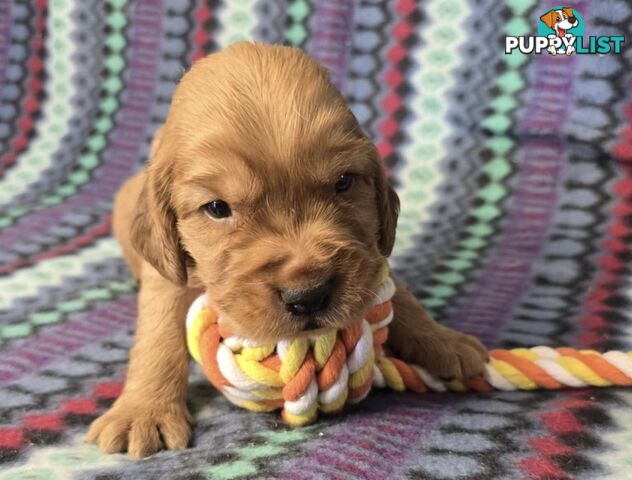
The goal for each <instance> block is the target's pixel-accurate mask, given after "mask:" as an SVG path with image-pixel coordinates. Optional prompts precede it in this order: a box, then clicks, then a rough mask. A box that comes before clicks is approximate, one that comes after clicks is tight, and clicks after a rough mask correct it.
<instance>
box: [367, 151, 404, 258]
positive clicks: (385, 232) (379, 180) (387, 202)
mask: <svg viewBox="0 0 632 480" xmlns="http://www.w3.org/2000/svg"><path fill="white" fill-rule="evenodd" d="M373 157H374V158H373V163H374V168H375V201H376V203H377V211H378V222H379V232H378V235H379V238H378V247H379V249H380V252H381V253H382V255H384V256H385V257H388V256H389V255H390V254H391V252H392V251H393V245H394V244H395V231H396V230H397V217H398V216H399V197H398V196H397V193H395V190H394V189H393V187H391V186H390V184H389V183H388V180H387V179H386V175H384V167H383V165H382V162H381V160H380V158H379V156H378V153H377V151H375V152H374V154H373Z"/></svg>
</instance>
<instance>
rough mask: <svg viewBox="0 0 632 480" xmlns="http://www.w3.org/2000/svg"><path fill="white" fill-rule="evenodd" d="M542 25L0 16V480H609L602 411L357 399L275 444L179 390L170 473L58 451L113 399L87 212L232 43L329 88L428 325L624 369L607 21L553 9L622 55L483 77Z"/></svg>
mask: <svg viewBox="0 0 632 480" xmlns="http://www.w3.org/2000/svg"><path fill="white" fill-rule="evenodd" d="M558 6H560V5H559V4H558V3H557V1H551V0H539V1H536V0H520V1H517V0H505V1H498V0H427V1H424V2H417V1H415V0H391V1H384V0H383V1H380V0H31V1H20V0H0V479H2V480H6V479H27V478H28V479H65V478H74V479H102V480H106V479H107V480H119V479H121V480H122V479H135V480H137V479H159V478H161V479H167V478H168V479H227V480H228V479H239V478H261V479H297V480H298V479H324V478H326V479H375V480H382V479H411V478H417V479H457V478H458V479H472V480H473V479H502V478H507V479H525V478H530V479H567V478H585V479H590V478H612V479H620V478H629V477H630V475H632V473H630V468H632V447H631V446H630V445H631V439H632V391H628V390H625V389H617V388H606V389H580V390H574V391H559V392H549V391H533V392H497V393H491V394H474V393H466V394H447V393H446V394H442V393H441V394H440V393H436V394H432V393H429V394H427V395H424V396H416V395H414V394H406V393H395V392H387V391H378V392H374V393H372V394H371V396H370V397H369V398H368V399H367V400H366V401H365V402H363V403H362V404H361V405H359V406H357V407H355V408H352V409H350V410H348V411H346V413H344V414H343V415H341V416H338V417H334V418H323V419H321V420H319V422H318V423H316V424H315V425H312V426H310V427H306V428H299V429H290V428H288V427H286V426H284V425H282V424H280V423H279V421H278V417H277V415H275V414H271V415H267V414H256V413H251V412H247V411H244V410H241V409H238V408H236V407H233V406H232V405H230V404H229V403H228V402H227V400H226V399H225V398H223V397H222V396H221V395H220V394H218V393H217V392H216V391H214V390H213V389H212V388H211V387H210V386H209V384H208V383H207V382H206V381H205V380H204V378H203V376H202V375H201V373H200V371H199V370H196V369H195V368H193V371H192V373H191V380H190V392H189V403H190V407H191V410H192V412H193V413H194V415H195V417H196V419H197V425H196V427H195V431H194V438H193V440H192V443H191V447H190V448H189V449H187V450H184V451H178V452H161V453H159V454H156V455H154V456H151V457H149V458H147V459H144V460H142V461H137V460H131V459H129V458H127V456H125V455H122V454H118V455H103V454H101V453H100V452H99V451H98V449H97V448H96V447H94V446H91V445H86V444H84V443H83V442H82V436H83V434H84V433H85V431H86V428H87V425H88V424H89V423H90V422H91V421H92V420H93V419H94V418H96V417H97V416H98V415H99V414H100V413H102V412H103V411H105V409H106V408H107V407H108V405H111V403H112V401H113V400H114V399H115V398H116V396H117V395H118V394H119V393H120V391H121V387H122V382H123V378H124V370H125V366H126V362H127V358H128V349H129V347H130V345H131V338H132V335H133V331H134V323H135V317H136V295H137V286H136V285H135V283H134V282H133V280H132V279H131V276H130V272H129V270H128V269H127V267H126V266H125V264H124V262H123V261H122V258H121V252H120V249H119V247H118V246H117V243H116V241H115V240H114V239H113V237H112V236H111V227H110V215H111V208H112V199H113V196H114V194H115V192H116V191H117V188H118V187H119V186H120V185H121V184H122V182H123V181H124V180H125V179H126V178H127V177H129V176H130V175H131V174H133V173H134V172H135V171H137V170H138V169H139V168H141V166H142V165H143V164H144V163H145V162H146V161H147V156H148V152H149V147H150V142H151V139H152V136H153V134H154V132H155V131H156V129H157V128H158V127H159V126H160V125H161V123H162V122H163V121H164V119H165V115H166V113H167V109H168V105H169V101H170V98H171V95H172V92H173V90H174V87H175V85H176V83H177V81H178V79H179V78H180V76H181V75H182V73H183V72H184V71H185V70H186V69H187V68H188V66H189V65H190V64H191V63H192V62H193V61H195V60H196V59H198V58H200V57H202V56H203V55H205V54H207V53H209V52H213V51H216V50H218V49H221V48H223V47H225V46H226V45H228V44H230V43H232V42H235V41H239V40H244V39H255V40H259V41H263V42H268V43H284V44H287V45H293V46H296V47H299V48H302V49H304V50H305V51H307V52H308V53H310V54H311V55H312V56H314V57H315V58H316V59H318V60H319V61H320V62H321V63H322V64H323V65H325V66H326V67H327V68H328V69H329V71H330V73H331V78H332V80H333V82H334V83H335V84H336V86H337V87H338V88H339V89H340V90H341V92H342V93H343V94H344V95H345V97H346V99H347V100H348V102H349V105H350V107H351V109H352V110H353V112H354V114H355V115H356V116H357V118H358V120H359V122H360V124H361V126H362V128H363V129H364V130H365V131H366V133H367V134H368V135H369V136H370V137H371V138H372V139H373V140H374V141H375V143H376V145H377V147H378V150H379V152H380V154H381V156H382V158H383V160H384V166H385V169H386V171H387V173H388V175H389V178H390V179H391V181H392V182H393V184H394V185H395V187H396V189H397V191H398V193H399V196H400V198H401V201H402V211H401V217H400V221H399V226H398V237H397V243H396V247H395V251H394V254H393V257H392V259H391V267H392V269H393V270H394V271H395V272H396V273H397V274H398V275H399V276H400V278H401V279H402V280H403V282H404V283H405V284H406V285H408V286H409V287H410V288H411V290H412V291H413V292H414V294H415V295H416V296H417V297H418V298H419V300H420V301H422V302H423V304H424V305H425V306H426V308H427V309H428V310H429V311H430V312H432V314H433V315H434V316H435V317H436V318H437V320H438V321H439V322H440V323H442V324H444V325H447V326H450V327H453V328H456V329H459V330H462V331H464V332H467V333H470V334H473V335H476V336H478V337H479V338H481V340H482V341H483V342H484V343H485V344H486V345H487V346H488V347H490V348H491V347H502V348H511V347H522V346H533V345H549V346H558V345H569V346H575V347H579V348H587V349H596V350H600V351H606V350H609V349H630V348H632V315H631V313H632V306H631V300H632V273H631V269H630V265H631V260H632V96H630V92H631V90H632V45H627V42H632V4H631V3H630V2H629V1H624V0H599V1H597V0H594V1H589V0H568V2H567V3H566V4H564V5H563V6H564V7H570V8H572V9H573V11H574V15H575V17H574V18H576V19H579V20H581V27H582V29H584V40H586V41H585V42H584V43H586V44H587V43H588V41H587V40H588V38H589V37H590V36H594V37H600V36H602V37H603V36H610V37H611V36H625V37H626V41H625V42H624V43H623V46H622V49H621V52H620V53H618V54H617V53H614V52H613V51H610V53H596V52H595V53H590V52H587V53H579V52H577V53H575V54H572V55H566V54H565V52H561V53H560V54H559V55H555V56H554V55H550V54H549V53H548V52H547V51H544V52H542V53H540V54H537V53H523V52H521V51H519V50H518V49H513V50H512V51H511V53H506V52H505V47H506V37H507V36H516V37H524V38H526V39H528V37H530V36H534V35H536V34H537V32H538V29H539V28H543V27H542V21H541V20H540V17H541V16H543V15H544V14H545V13H547V12H548V11H550V10H551V9H552V8H553V7H558ZM553 33H555V32H553ZM568 33H570V34H572V33H573V30H569V31H568Z"/></svg>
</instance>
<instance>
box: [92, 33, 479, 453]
mask: <svg viewBox="0 0 632 480" xmlns="http://www.w3.org/2000/svg"><path fill="white" fill-rule="evenodd" d="M343 174H349V175H350V176H351V178H352V179H353V183H352V185H351V187H350V188H349V189H348V190H347V191H342V192H337V191H336V189H335V188H334V185H335V184H336V181H337V180H338V179H339V178H340V176H341V175H343ZM218 199H221V200H224V201H226V202H227V203H228V204H229V205H230V206H231V209H232V213H233V214H232V216H230V217H228V218H223V219H219V220H218V219H215V218H211V216H209V215H208V214H207V213H206V212H205V210H204V205H205V204H207V203H208V202H210V201H213V200H218ZM398 209H399V201H398V198H397V195H396V194H395V192H394V191H393V189H392V188H390V187H389V185H388V183H387V181H386V178H385V176H384V173H383V170H382V165H381V163H380V160H379V158H378V155H377V152H376V149H375V147H374V146H373V144H372V143H371V142H370V141H369V140H368V139H367V137H366V136H365V135H364V134H363V133H362V131H361V130H360V128H359V126H358V124H357V121H356V119H355V118H354V116H353V115H352V113H351V112H350V110H349V109H348V108H347V106H346V105H345V103H344V101H343V99H342V97H341V95H340V94H339V93H338V91H337V90H336V89H335V88H334V87H333V86H332V85H331V83H330V81H329V77H328V74H327V72H326V71H325V70H324V68H322V67H321V66H320V65H318V63H316V62H315V61H313V60H312V59H310V58H309V57H308V56H307V55H305V54H304V53H302V52H301V51H300V50H298V49H293V48H289V47H281V46H265V45H261V44H255V43H245V42H244V43H239V44H236V45H233V46H231V47H229V48H227V49H226V50H224V51H223V52H220V53H216V54H213V55H210V56H208V57H206V58H204V59H202V60H200V61H198V62H196V63H195V64H194V65H193V67H192V68H191V70H190V71H189V72H188V73H187V74H186V75H185V76H184V77H183V78H182V81H181V82H180V84H179V85H178V87H177V89H176V92H175V94H174V98H173V102H172V105H171V109H170V110H169V114H168V118H167V120H166V122H165V124H164V126H163V127H162V128H161V129H160V130H159V132H158V134H157V135H156V138H155V139H154V144H153V146H152V153H151V161H150V164H149V166H148V167H147V168H146V169H145V170H144V171H142V172H141V173H140V174H138V175H137V176H135V177H133V178H132V179H130V180H129V181H128V182H127V183H126V184H125V185H124V186H123V187H122V189H121V191H120V192H119V194H118V196H117V198H116V203H115V209H114V231H115V234H116V236H117V238H118V239H119V241H120V243H121V245H122V248H123V252H124V254H125V257H126V259H127V261H128V264H129V265H130V268H131V269H132V271H133V273H134V275H135V276H136V277H137V278H138V279H139V280H140V294H139V316H138V327H137V332H136V336H135V344H134V347H133V348H132V350H131V354H130V365H129V370H128V373H127V380H126V384H125V388H124V390H123V393H122V394H121V396H120V398H119V399H118V400H117V401H116V402H115V404H114V405H113V407H112V409H110V411H108V412H107V413H106V414H105V415H104V416H102V417H101V418H99V419H97V420H96V421H95V422H94V423H93V425H92V427H91V429H90V431H89V433H88V439H89V440H90V441H93V442H96V443H98V444H99V445H100V446H101V448H102V449H103V450H104V451H106V452H117V451H123V450H127V451H128V452H129V453H130V454H131V455H132V456H136V457H140V456H145V455H148V454H151V453H153V452H155V451H156V450H158V449H159V448H160V447H161V446H165V447H167V448H170V449H179V448H185V447H186V445H187V442H188V440H189V437H190V433H191V429H190V423H191V417H190V415H189V413H188V411H187V407H186V386H187V372H188V370H187V369H188V356H187V351H186V345H185V334H184V318H185V313H186V310H187V307H188V305H189V304H190V303H191V301H192V299H193V298H194V297H195V296H196V295H198V294H199V293H201V292H202V291H204V290H205V289H207V290H208V291H209V293H210V295H211V297H212V298H213V301H214V302H215V304H216V306H217V307H218V309H219V310H220V311H221V312H222V314H223V315H224V316H225V317H226V318H227V319H229V320H230V321H231V322H232V323H231V325H230V326H231V328H232V330H233V331H234V332H236V333H237V334H242V335H245V336H248V337H252V338H256V339H261V340H275V339H278V338H281V337H287V336H292V335H298V334H301V332H303V331H304V330H305V328H320V327H327V326H335V327H343V326H345V325H346V323H347V322H349V321H350V320H351V319H354V318H357V315H358V314H359V313H362V312H363V311H365V309H366V308H367V302H368V300H369V299H370V298H371V295H372V292H373V291H374V289H375V287H376V277H377V273H378V270H379V268H380V265H381V263H382V262H383V259H384V258H385V257H387V256H388V255H389V254H390V253H391V250H392V248H393V242H394V239H395V227H396V224H397V213H398ZM326 280H331V282H332V285H333V291H332V300H331V306H330V307H329V308H328V309H327V310H326V311H325V312H323V313H322V314H319V315H315V316H310V317H306V316H305V317H297V316H293V315H291V314H290V313H289V312H287V311H286V309H285V308H284V305H283V303H282V302H281V301H280V300H279V290H280V289H284V288H294V289H304V288H309V287H310V286H312V285H315V284H318V283H320V282H322V281H326ZM394 304H395V314H396V318H395V320H394V322H393V326H392V328H391V336H390V340H389V345H390V347H391V348H392V349H393V350H394V351H395V352H396V353H397V354H399V355H401V356H402V357H403V358H404V359H406V360H410V361H415V362H418V363H420V364H423V365H424V366H425V367H426V368H428V369H429V370H430V371H431V372H433V373H435V374H438V375H440V376H442V377H448V378H451V377H468V376H472V375H475V374H479V373H481V372H482V369H483V363H484V361H485V359H486V355H487V354H486V352H485V349H484V348H483V347H482V346H481V345H480V343H478V341H477V340H475V339H474V338H472V337H470V336H466V335H463V334H460V333H458V332H455V331H453V330H449V329H447V328H444V327H441V326H439V325H438V324H436V323H435V322H434V321H433V320H432V319H431V318H430V317H429V316H428V315H427V314H426V312H425V311H424V310H423V309H422V308H421V306H420V305H419V303H418V302H417V301H416V300H415V298H414V297H413V296H412V295H411V294H410V293H409V292H408V291H407V290H406V289H405V288H404V287H403V286H401V285H400V284H398V291H397V293H396V295H395V297H394Z"/></svg>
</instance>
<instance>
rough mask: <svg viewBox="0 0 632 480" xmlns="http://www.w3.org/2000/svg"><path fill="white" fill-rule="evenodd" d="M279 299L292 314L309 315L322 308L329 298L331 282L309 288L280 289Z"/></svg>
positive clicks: (326, 304)
mask: <svg viewBox="0 0 632 480" xmlns="http://www.w3.org/2000/svg"><path fill="white" fill-rule="evenodd" d="M281 300H282V301H283V303H285V308H286V309H287V311H288V312H290V313H291V314H293V315H310V314H312V313H316V312H319V311H321V310H324V309H325V308H327V307H328V306H329V301H330V300H331V282H323V283H321V284H320V285H317V286H316V287H313V288H309V289H294V288H286V289H281Z"/></svg>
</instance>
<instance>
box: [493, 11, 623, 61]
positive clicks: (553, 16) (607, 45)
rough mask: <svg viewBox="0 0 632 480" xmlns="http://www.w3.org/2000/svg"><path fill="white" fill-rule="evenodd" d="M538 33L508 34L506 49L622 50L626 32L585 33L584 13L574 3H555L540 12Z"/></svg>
mask: <svg viewBox="0 0 632 480" xmlns="http://www.w3.org/2000/svg"><path fill="white" fill-rule="evenodd" d="M536 19H538V20H536V21H537V23H538V25H537V29H536V35H525V36H507V37H505V53H506V54H508V55H509V54H513V53H515V52H520V53H524V54H531V53H534V54H536V55H537V54H541V53H544V51H545V50H546V51H547V52H548V53H549V55H564V56H569V55H573V54H581V55H586V54H588V55H595V54H599V55H605V54H613V53H614V54H619V53H621V50H622V46H623V44H624V43H625V37H624V36H623V35H614V36H605V35H602V36H594V35H584V34H585V33H586V32H585V30H586V25H585V24H584V19H583V18H582V15H581V13H580V12H578V11H577V10H575V9H573V8H571V7H565V6H563V5H560V6H558V7H553V8H551V9H549V10H547V11H546V12H544V14H542V15H541V16H537V17H536Z"/></svg>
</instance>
